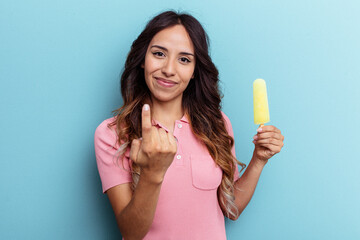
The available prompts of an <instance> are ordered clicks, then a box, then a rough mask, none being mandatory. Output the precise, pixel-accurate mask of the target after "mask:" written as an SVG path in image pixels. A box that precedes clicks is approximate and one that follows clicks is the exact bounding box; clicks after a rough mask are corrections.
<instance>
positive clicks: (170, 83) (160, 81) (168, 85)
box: [155, 77, 177, 88]
mask: <svg viewBox="0 0 360 240" xmlns="http://www.w3.org/2000/svg"><path fill="white" fill-rule="evenodd" d="M155 79H156V82H157V83H158V84H159V85H160V86H163V87H166V88H171V87H173V86H175V85H176V84H177V83H176V82H174V81H170V80H166V79H163V78H157V77H156V78H155Z"/></svg>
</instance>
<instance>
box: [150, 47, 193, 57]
mask: <svg viewBox="0 0 360 240" xmlns="http://www.w3.org/2000/svg"><path fill="white" fill-rule="evenodd" d="M153 47H157V48H160V49H162V50H164V51H168V50H167V48H165V47H162V46H159V45H152V46H151V47H150V48H153ZM180 54H182V55H191V56H194V54H192V53H188V52H180Z"/></svg>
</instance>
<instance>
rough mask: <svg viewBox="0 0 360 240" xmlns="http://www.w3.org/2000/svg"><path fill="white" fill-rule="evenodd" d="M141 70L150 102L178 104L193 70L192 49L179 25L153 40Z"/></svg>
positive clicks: (161, 32)
mask: <svg viewBox="0 0 360 240" xmlns="http://www.w3.org/2000/svg"><path fill="white" fill-rule="evenodd" d="M142 67H143V68H144V75H145V81H146V84H147V86H148V87H149V89H150V92H151V95H152V100H153V101H160V102H170V101H180V102H181V100H182V95H183V92H184V90H185V89H186V87H187V86H188V84H189V82H190V79H191V78H192V77H193V74H194V69H195V54H194V46H193V43H192V41H191V39H190V36H189V34H188V33H187V31H186V30H185V28H184V27H183V25H175V26H172V27H169V28H165V29H163V30H162V31H160V32H158V33H157V34H156V35H155V36H154V37H153V39H152V40H151V42H150V44H149V46H148V49H147V52H146V55H145V63H144V64H143V65H142Z"/></svg>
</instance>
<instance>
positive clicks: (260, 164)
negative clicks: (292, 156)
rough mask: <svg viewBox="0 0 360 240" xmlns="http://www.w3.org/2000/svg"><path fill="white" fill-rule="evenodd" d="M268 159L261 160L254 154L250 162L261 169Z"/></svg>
mask: <svg viewBox="0 0 360 240" xmlns="http://www.w3.org/2000/svg"><path fill="white" fill-rule="evenodd" d="M268 161H269V160H268V159H266V160H263V159H260V158H258V157H257V156H256V154H254V155H253V157H252V159H251V162H252V163H253V164H254V165H255V166H256V167H257V168H260V169H263V168H264V166H265V165H266V163H267V162H268Z"/></svg>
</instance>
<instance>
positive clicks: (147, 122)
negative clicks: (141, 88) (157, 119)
mask: <svg viewBox="0 0 360 240" xmlns="http://www.w3.org/2000/svg"><path fill="white" fill-rule="evenodd" d="M141 122H142V139H134V140H133V141H132V143H131V149H130V159H131V160H132V161H134V162H135V163H137V164H138V165H139V167H140V169H141V175H143V176H144V175H145V176H144V177H146V178H147V179H148V180H150V181H154V182H155V183H160V182H162V180H163V178H164V175H165V173H166V170H167V169H168V168H169V166H170V164H171V163H172V161H173V159H174V156H175V154H176V151H177V143H176V140H175V138H174V135H173V134H172V133H169V132H166V131H165V130H164V129H163V128H157V127H154V126H152V124H151V115H150V107H149V105H148V104H145V105H144V106H143V108H142V114H141Z"/></svg>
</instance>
